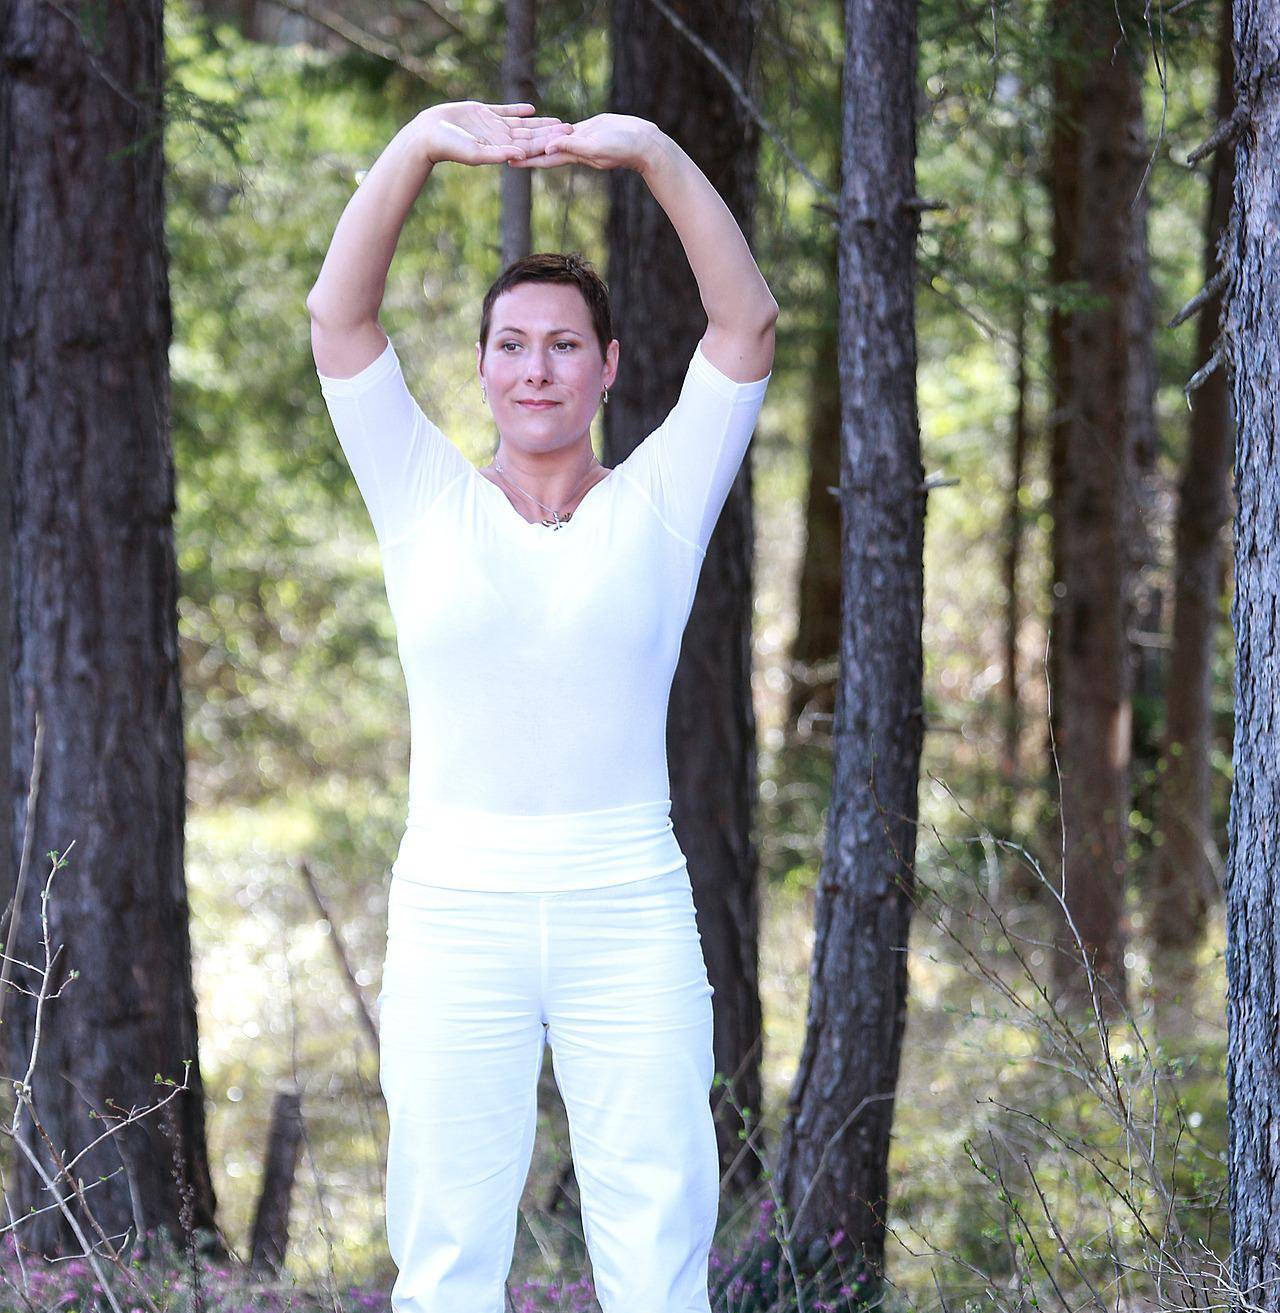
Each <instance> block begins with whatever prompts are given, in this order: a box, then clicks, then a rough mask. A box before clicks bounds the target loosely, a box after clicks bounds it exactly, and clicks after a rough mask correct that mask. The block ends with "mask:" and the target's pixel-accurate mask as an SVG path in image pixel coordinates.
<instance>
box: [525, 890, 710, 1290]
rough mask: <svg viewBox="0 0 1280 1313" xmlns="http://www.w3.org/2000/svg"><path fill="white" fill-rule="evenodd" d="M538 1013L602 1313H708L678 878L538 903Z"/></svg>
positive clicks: (706, 1130) (694, 1014) (693, 966)
mask: <svg viewBox="0 0 1280 1313" xmlns="http://www.w3.org/2000/svg"><path fill="white" fill-rule="evenodd" d="M547 909H548V918H549V925H548V935H547V966H548V978H547V984H546V1014H547V1020H548V1036H547V1038H548V1042H549V1043H550V1044H551V1047H552V1061H553V1066H554V1069H555V1075H556V1082H557V1084H558V1085H559V1087H560V1093H561V1096H562V1097H563V1099H564V1103H565V1110H566V1112H567V1114H568V1120H569V1138H570V1144H571V1147H572V1151H573V1160H574V1167H575V1170H576V1173H577V1178H578V1184H579V1189H580V1192H581V1199H582V1218H583V1229H584V1232H585V1236H586V1241H587V1248H588V1252H589V1255H590V1258H591V1267H592V1271H593V1274H594V1277H595V1287H596V1294H597V1297H598V1298H599V1300H600V1305H601V1307H602V1309H603V1310H604V1313H709V1302H708V1298H707V1263H708V1257H709V1253H710V1248H711V1243H712V1240H713V1238H714V1233H715V1224H716V1214H717V1207H718V1202H719V1184H720V1180H719V1176H720V1169H719V1157H718V1152H717V1147H716V1135H715V1126H714V1122H713V1119H712V1115H711V1105H710V1090H711V1082H712V1077H713V1074H714V1066H715V1064H714V1058H713V1054H712V1010H711V996H712V988H711V985H710V983H709V982H708V980H707V972H706V964H705V961H704V959H703V955H702V943H701V939H700V937H699V935H698V930H697V925H696V921H695V913H694V904H693V896H692V893H691V891H690V888H689V877H688V872H687V869H681V870H679V871H676V872H674V873H673V874H670V875H663V876H657V877H653V878H649V879H643V880H638V881H635V882H633V883H630V884H623V885H615V886H611V887H609V888H604V889H595V890H587V891H578V892H575V893H573V894H569V895H566V896H563V897H556V898H551V899H548V900H547Z"/></svg>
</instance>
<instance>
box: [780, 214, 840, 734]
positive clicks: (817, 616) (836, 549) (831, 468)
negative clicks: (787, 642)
mask: <svg viewBox="0 0 1280 1313" xmlns="http://www.w3.org/2000/svg"><path fill="white" fill-rule="evenodd" d="M838 253H839V247H838V245H837V241H836V235H835V234H834V233H833V234H832V240H831V250H830V257H831V282H832V286H833V287H834V286H835V284H836V282H837V281H838V279H837V265H838V262H839V260H838ZM837 314H838V308H837V305H836V302H835V298H834V297H833V298H832V305H831V315H830V317H829V318H827V319H826V320H825V321H824V323H823V328H822V332H821V335H820V336H819V339H818V349H817V354H816V359H815V360H814V363H813V375H812V384H811V391H810V394H809V422H808V425H807V427H808V431H809V491H808V498H807V502H806V505H805V517H804V523H805V544H804V561H803V564H802V566H801V570H800V587H799V591H798V596H797V599H796V610H797V617H796V636H795V638H794V639H793V640H792V643H791V681H792V682H791V693H790V695H789V699H788V716H787V720H788V724H789V725H792V726H794V728H795V731H796V734H797V737H798V738H799V739H801V740H803V739H806V738H808V737H809V734H810V732H811V729H812V727H813V725H814V723H815V722H817V723H819V724H820V725H821V729H822V731H823V732H824V733H827V732H829V730H830V725H831V717H832V714H833V713H834V711H835V693H836V681H835V676H834V673H833V674H830V675H828V674H826V673H825V671H824V667H826V666H828V665H834V664H835V660H836V653H837V652H838V651H839V648H840V578H841V570H840V503H839V502H838V501H837V500H836V499H835V497H834V496H832V494H831V492H830V491H829V489H831V488H834V487H837V486H838V484H839V482H840V357H839V333H838V324H837Z"/></svg>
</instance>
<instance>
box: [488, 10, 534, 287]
mask: <svg viewBox="0 0 1280 1313" xmlns="http://www.w3.org/2000/svg"><path fill="white" fill-rule="evenodd" d="M506 10H507V32H506V48H505V50H504V51H503V59H502V99H503V102H504V103H505V104H508V105H514V104H516V103H517V102H519V101H526V102H528V103H529V104H530V105H537V108H538V113H539V114H542V113H543V112H544V111H543V108H542V106H541V105H538V104H537V101H536V100H535V99H534V96H535V92H536V90H537V87H536V84H535V80H534V76H533V56H534V40H535V37H534V33H535V30H536V13H537V5H536V3H535V0H506ZM499 172H500V173H501V176H502V267H503V269H505V268H506V267H507V266H508V265H509V264H511V263H512V261H514V260H519V259H520V258H521V257H522V256H525V255H528V254H529V252H530V251H532V250H533V235H532V201H533V170H532V169H511V168H508V167H507V166H506V165H505V164H504V165H502V166H501V167H500V169H499Z"/></svg>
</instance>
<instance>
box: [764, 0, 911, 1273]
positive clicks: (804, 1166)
mask: <svg viewBox="0 0 1280 1313" xmlns="http://www.w3.org/2000/svg"><path fill="white" fill-rule="evenodd" d="M916 56H917V31H916V6H915V3H914V0H897V3H894V4H892V5H884V4H872V3H871V2H870V0H848V3H846V5H845V66H844V82H843V89H842V95H841V146H842V170H841V185H840V207H839V232H840V264H839V294H840V390H841V428H842V447H841V462H840V502H841V510H842V518H841V535H842V536H841V556H842V562H843V592H842V609H841V624H840V628H841V638H840V668H839V682H838V685H837V690H836V708H835V726H834V757H833V763H832V764H833V782H832V794H831V816H830V822H829V825H828V830H827V839H826V852H825V855H824V860H823V868H822V873H821V876H820V879H819V884H818V891H817V908H816V915H815V932H814V946H813V957H812V965H811V968H810V972H809V982H810V984H809V1016H808V1021H807V1024H806V1029H805V1042H804V1049H803V1052H802V1053H801V1055H800V1061H799V1066H798V1070H797V1072H796V1076H795V1082H794V1084H793V1086H792V1090H791V1096H790V1100H789V1105H788V1113H789V1115H788V1119H787V1122H786V1126H785V1129H784V1132H783V1138H782V1142H781V1145H780V1147H779V1168H780V1170H779V1176H780V1180H779V1190H780V1193H781V1195H782V1198H783V1200H784V1202H785V1204H786V1206H787V1209H788V1212H789V1217H790V1222H789V1225H790V1228H791V1233H792V1242H793V1244H794V1246H795V1249H796V1251H797V1253H798V1254H800V1255H802V1256H803V1257H804V1260H805V1261H806V1262H807V1263H810V1264H813V1265H814V1266H815V1267H816V1265H817V1264H818V1263H820V1262H821V1261H822V1260H823V1259H824V1258H825V1257H826V1245H825V1244H824V1243H823V1242H824V1239H825V1240H829V1241H831V1242H832V1248H834V1250H835V1252H836V1253H837V1254H838V1255H840V1256H841V1257H842V1258H843V1259H844V1271H845V1275H846V1280H847V1279H848V1275H849V1274H850V1273H852V1272H853V1271H856V1270H859V1269H864V1270H865V1269H869V1270H870V1271H872V1272H873V1273H878V1272H880V1271H881V1270H882V1268H883V1262H884V1241H885V1223H886V1210H887V1204H888V1193H889V1187H888V1160H889V1136H890V1129H891V1127H892V1125H893V1108H894V1093H895V1090H896V1088H897V1082H898V1066H899V1059H900V1056H901V1052H902V1039H903V1033H904V1027H905V1023H906V1007H907V958H906V947H907V939H908V933H909V929H910V913H911V906H912V883H913V879H914V861H915V844H916V834H915V826H916V817H917V781H918V778H919V770H920V754H921V746H922V742H923V733H924V708H923V705H922V701H923V697H922V687H921V681H922V659H923V658H922V650H921V624H922V617H923V607H924V573H923V550H924V548H923V541H924V513H925V496H926V485H925V481H924V469H923V466H922V464H921V460H920V432H919V421H918V416H917V410H916V363H917V362H916V340H915V306H914V301H915V286H916V249H915V248H916V235H917V230H918V227H919V215H920V198H919V197H918V196H917V195H916V187H915V153H916V126H915V124H916ZM802 1200H805V1201H806V1202H805V1206H804V1207H803V1208H802V1207H801V1201H802ZM837 1231H838V1232H839V1233H840V1235H839V1236H837V1235H836V1234H835V1233H836V1232H837Z"/></svg>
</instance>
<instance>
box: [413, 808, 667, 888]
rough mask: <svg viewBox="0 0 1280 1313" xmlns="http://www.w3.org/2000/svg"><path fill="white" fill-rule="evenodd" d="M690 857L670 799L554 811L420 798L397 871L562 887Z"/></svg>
mask: <svg viewBox="0 0 1280 1313" xmlns="http://www.w3.org/2000/svg"><path fill="white" fill-rule="evenodd" d="M684 864H685V856H684V853H683V851H682V850H681V848H680V845H679V844H678V843H677V842H676V837H675V832H674V830H673V829H672V825H671V799H670V798H661V799H655V800H653V801H649V802H638V803H627V804H624V805H623V806H620V807H604V808H600V809H598V810H594V811H581V812H548V813H511V812H492V811H483V810H473V809H471V808H465V807H455V806H452V805H443V804H439V803H426V804H422V803H419V804H417V805H416V806H415V807H414V808H413V809H412V810H411V811H410V813H409V817H408V822H407V824H406V826H405V832H404V837H403V838H402V839H401V842H400V850H399V853H398V855H397V857H396V861H395V864H394V865H393V866H392V868H391V871H392V875H393V877H394V878H396V879H399V880H405V881H408V882H409V883H412V884H429V885H437V886H441V887H444V888H450V889H479V890H493V891H512V892H519V891H523V892H534V893H554V892H559V891H561V890H570V889H594V888H599V887H602V886H607V885H613V884H625V883H628V882H629V881H632V880H643V879H645V878H647V877H648V876H654V875H666V874H667V873H669V872H671V871H674V870H678V869H679V868H680V867H682V866H683V865H684Z"/></svg>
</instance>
